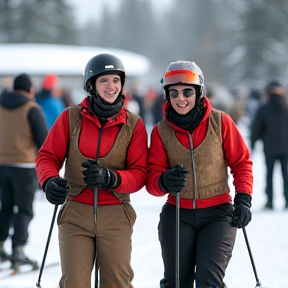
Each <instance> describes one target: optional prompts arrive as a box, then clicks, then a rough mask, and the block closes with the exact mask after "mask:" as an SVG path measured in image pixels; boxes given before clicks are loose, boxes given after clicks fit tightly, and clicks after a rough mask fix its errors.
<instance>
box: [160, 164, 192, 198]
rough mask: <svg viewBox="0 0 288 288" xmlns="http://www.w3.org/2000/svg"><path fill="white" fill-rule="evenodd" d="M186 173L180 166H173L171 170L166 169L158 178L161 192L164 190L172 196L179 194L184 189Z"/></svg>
mask: <svg viewBox="0 0 288 288" xmlns="http://www.w3.org/2000/svg"><path fill="white" fill-rule="evenodd" d="M187 173H188V171H187V170H186V169H185V168H184V166H183V165H182V164H180V165H175V166H174V167H172V168H171V169H168V170H167V171H166V172H164V173H163V174H162V175H161V176H160V178H159V186H160V188H161V190H165V191H167V192H169V193H172V194H174V195H175V194H177V193H180V192H181V191H182V190H183V188H184V187H185V184H186V174H187Z"/></svg>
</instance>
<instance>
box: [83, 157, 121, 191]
mask: <svg viewBox="0 0 288 288" xmlns="http://www.w3.org/2000/svg"><path fill="white" fill-rule="evenodd" d="M82 167H84V168H86V170H84V171H83V172H82V174H83V176H84V178H83V180H84V182H85V183H86V184H87V185H88V186H89V187H91V188H94V187H99V188H101V189H104V190H105V189H114V188H116V187H117V186H119V184H120V183H118V178H119V177H117V174H116V173H115V172H114V171H111V170H109V169H107V168H106V167H104V166H101V165H99V164H97V161H95V160H92V159H88V160H87V161H86V162H83V163H82Z"/></svg>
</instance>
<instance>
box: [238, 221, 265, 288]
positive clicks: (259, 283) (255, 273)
mask: <svg viewBox="0 0 288 288" xmlns="http://www.w3.org/2000/svg"><path fill="white" fill-rule="evenodd" d="M242 230H243V234H244V238H245V242H246V245H247V249H248V253H249V256H250V260H251V264H252V267H253V271H254V275H255V279H256V286H255V288H257V287H260V288H262V285H261V282H260V280H259V278H258V275H257V272H256V267H255V264H254V260H253V256H252V252H251V249H250V245H249V241H248V237H247V233H246V228H245V227H242Z"/></svg>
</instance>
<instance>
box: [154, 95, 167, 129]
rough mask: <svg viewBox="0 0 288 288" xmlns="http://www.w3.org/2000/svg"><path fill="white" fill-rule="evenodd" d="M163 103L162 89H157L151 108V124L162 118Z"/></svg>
mask: <svg viewBox="0 0 288 288" xmlns="http://www.w3.org/2000/svg"><path fill="white" fill-rule="evenodd" d="M164 103H165V95H164V93H163V91H159V93H158V96H157V98H156V99H155V100H154V103H153V105H152V108H151V112H152V117H153V125H155V124H157V123H158V122H159V121H161V120H162V118H163V111H162V109H163V104H164Z"/></svg>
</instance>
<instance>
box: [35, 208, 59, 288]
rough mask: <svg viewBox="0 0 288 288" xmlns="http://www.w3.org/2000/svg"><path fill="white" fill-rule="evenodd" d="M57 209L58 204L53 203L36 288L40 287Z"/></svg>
mask: <svg viewBox="0 0 288 288" xmlns="http://www.w3.org/2000/svg"><path fill="white" fill-rule="evenodd" d="M57 209H58V205H55V206H54V212H53V217H52V221H51V225H50V229H49V234H48V238H47V243H46V247H45V251H44V255H43V259H42V263H41V268H40V272H39V277H38V281H37V283H36V286H37V287H38V288H42V287H41V285H40V281H41V277H42V273H43V269H44V265H45V261H46V256H47V252H48V247H49V243H50V239H51V235H52V230H53V226H54V222H55V218H56V214H57Z"/></svg>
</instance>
